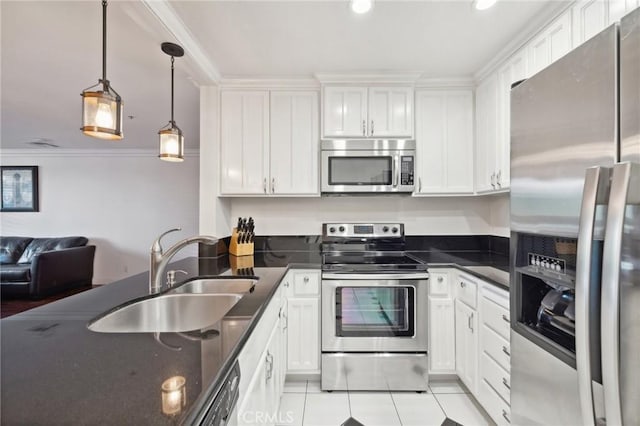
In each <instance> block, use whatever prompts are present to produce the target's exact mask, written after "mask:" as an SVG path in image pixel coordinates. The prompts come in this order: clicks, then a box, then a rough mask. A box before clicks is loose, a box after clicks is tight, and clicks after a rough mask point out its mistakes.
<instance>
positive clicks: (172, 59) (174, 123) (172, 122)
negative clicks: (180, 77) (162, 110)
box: [171, 56, 176, 127]
mask: <svg viewBox="0 0 640 426" xmlns="http://www.w3.org/2000/svg"><path fill="white" fill-rule="evenodd" d="M174 60H175V58H174V57H173V56H172V57H171V126H172V127H173V126H175V125H176V122H175V121H173V62H174Z"/></svg>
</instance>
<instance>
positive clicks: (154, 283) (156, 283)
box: [149, 228, 218, 294]
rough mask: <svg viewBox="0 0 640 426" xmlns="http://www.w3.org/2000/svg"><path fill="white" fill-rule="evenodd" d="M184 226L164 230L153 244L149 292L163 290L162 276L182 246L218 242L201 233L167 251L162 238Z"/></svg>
mask: <svg viewBox="0 0 640 426" xmlns="http://www.w3.org/2000/svg"><path fill="white" fill-rule="evenodd" d="M181 230H182V228H175V229H170V230H168V231H166V232H163V233H162V234H161V235H160V236H159V237H158V238H156V240H155V241H154V242H153V244H152V245H151V267H150V268H149V293H150V294H155V293H159V292H160V291H161V290H162V276H163V275H164V270H165V269H166V268H167V265H168V264H169V262H170V261H171V259H172V258H173V256H174V255H175V254H176V253H177V252H178V251H180V250H181V249H182V248H184V247H186V246H188V245H189V244H193V243H204V244H216V243H217V242H218V239H217V238H215V237H210V236H207V235H199V236H197V237H190V238H185V239H184V240H181V241H178V242H177V243H175V244H174V245H172V246H171V247H170V248H169V249H167V251H166V252H164V251H163V250H162V246H161V245H160V240H161V239H162V237H164V236H165V235H167V234H168V233H170V232H175V231H181Z"/></svg>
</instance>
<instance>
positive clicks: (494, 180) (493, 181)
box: [491, 172, 496, 189]
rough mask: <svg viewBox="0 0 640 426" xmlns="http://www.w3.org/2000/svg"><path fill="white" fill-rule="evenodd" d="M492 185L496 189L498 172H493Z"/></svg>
mask: <svg viewBox="0 0 640 426" xmlns="http://www.w3.org/2000/svg"><path fill="white" fill-rule="evenodd" d="M491 187H492V188H493V189H496V174H495V172H494V173H492V174H491Z"/></svg>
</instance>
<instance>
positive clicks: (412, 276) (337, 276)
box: [322, 272, 429, 285]
mask: <svg viewBox="0 0 640 426" xmlns="http://www.w3.org/2000/svg"><path fill="white" fill-rule="evenodd" d="M322 278H323V279H329V280H428V279H429V273H428V272H412V273H400V274H396V273H387V274H384V273H383V274H378V273H374V274H351V273H335V272H323V273H322ZM385 285H386V284H385Z"/></svg>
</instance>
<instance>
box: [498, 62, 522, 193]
mask: <svg viewBox="0 0 640 426" xmlns="http://www.w3.org/2000/svg"><path fill="white" fill-rule="evenodd" d="M526 77H527V56H526V55H525V54H524V52H523V51H519V52H517V53H516V54H515V55H514V56H512V57H511V58H510V59H509V60H508V61H507V63H506V64H505V65H504V66H503V67H502V68H501V69H500V70H499V71H498V92H499V93H498V104H499V105H498V112H499V116H498V142H497V150H496V153H497V155H496V157H497V162H496V166H497V167H496V169H497V170H496V179H495V181H496V188H497V189H498V188H499V189H505V188H509V186H510V181H511V176H510V169H511V85H512V84H513V83H515V82H517V81H520V80H523V79H525V78H526Z"/></svg>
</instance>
